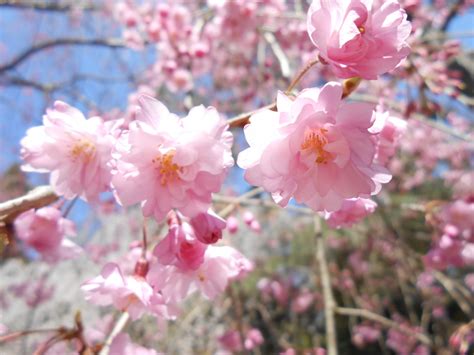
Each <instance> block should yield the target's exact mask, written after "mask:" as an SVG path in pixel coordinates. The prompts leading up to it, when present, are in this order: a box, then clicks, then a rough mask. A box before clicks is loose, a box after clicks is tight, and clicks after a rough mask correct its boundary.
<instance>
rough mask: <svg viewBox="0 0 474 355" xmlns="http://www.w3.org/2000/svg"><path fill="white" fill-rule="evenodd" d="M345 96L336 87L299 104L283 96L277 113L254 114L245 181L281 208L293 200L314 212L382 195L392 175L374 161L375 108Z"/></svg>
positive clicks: (242, 161)
mask: <svg viewBox="0 0 474 355" xmlns="http://www.w3.org/2000/svg"><path fill="white" fill-rule="evenodd" d="M341 96H342V87H341V85H340V84H338V83H334V82H330V83H328V84H326V85H325V86H324V87H323V88H322V89H316V88H313V89H306V90H304V91H303V92H302V93H301V94H300V95H298V96H297V97H296V98H295V100H294V101H292V100H291V99H290V98H289V97H288V96H286V95H285V94H283V93H281V92H280V93H279V94H278V97H277V109H278V112H274V111H270V110H262V111H260V112H258V113H256V114H254V115H253V116H252V117H251V118H250V124H249V125H247V126H246V127H245V128H244V133H245V137H246V139H247V142H248V143H249V145H250V148H248V149H246V150H244V151H243V152H241V153H240V154H239V157H238V164H239V166H240V167H242V168H244V169H246V172H245V179H246V180H247V181H248V182H249V183H251V184H253V185H256V186H262V187H263V188H264V189H265V190H266V191H268V192H270V193H271V194H272V197H273V199H274V200H275V202H277V203H278V204H279V205H281V206H286V205H287V204H288V201H289V200H290V198H292V197H294V198H295V199H296V201H297V202H299V203H304V204H306V205H308V206H309V207H311V208H312V209H313V210H314V211H328V212H332V211H336V210H338V209H340V208H341V206H342V204H343V202H344V200H346V199H350V198H358V197H363V198H367V197H369V196H370V195H374V194H377V193H378V192H379V191H380V189H381V184H382V183H386V182H388V181H390V178H391V176H390V174H389V173H388V172H387V170H385V169H384V168H383V167H381V166H380V165H378V164H376V163H375V162H374V156H375V143H374V142H373V141H372V140H371V137H372V136H373V135H374V134H376V133H375V132H369V129H370V128H371V126H372V125H373V123H374V112H373V107H372V106H371V105H369V104H365V103H343V102H341Z"/></svg>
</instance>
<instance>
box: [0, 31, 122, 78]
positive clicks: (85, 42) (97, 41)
mask: <svg viewBox="0 0 474 355" xmlns="http://www.w3.org/2000/svg"><path fill="white" fill-rule="evenodd" d="M70 45H74V46H96V47H107V48H125V44H124V42H123V41H122V39H117V38H93V39H90V38H56V39H51V40H47V41H44V42H40V43H38V44H35V45H33V46H31V47H30V48H28V49H26V50H25V51H24V52H22V53H20V54H19V55H18V56H16V57H15V58H13V59H12V60H11V61H9V62H8V63H6V64H3V65H0V73H3V72H5V71H7V70H11V69H13V68H15V67H16V66H17V65H19V64H20V63H22V62H23V61H25V60H26V59H28V58H29V57H30V56H32V55H33V54H35V53H38V52H41V51H42V50H45V49H48V48H52V47H58V46H70Z"/></svg>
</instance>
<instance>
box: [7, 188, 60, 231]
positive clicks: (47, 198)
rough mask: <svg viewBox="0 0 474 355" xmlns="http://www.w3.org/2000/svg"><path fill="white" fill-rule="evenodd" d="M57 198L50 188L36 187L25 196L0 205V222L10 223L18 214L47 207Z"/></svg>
mask: <svg viewBox="0 0 474 355" xmlns="http://www.w3.org/2000/svg"><path fill="white" fill-rule="evenodd" d="M58 198H59V197H58V196H57V195H56V194H55V193H54V191H53V189H52V188H51V186H38V187H36V188H35V189H33V190H31V191H30V192H28V193H27V194H26V195H23V196H21V197H17V198H15V199H13V200H9V201H6V202H2V203H0V221H1V222H11V221H13V220H14V219H15V217H16V216H18V215H19V214H20V213H22V212H25V211H28V210H29V209H31V208H40V207H43V206H47V205H49V204H51V203H53V202H54V201H56V200H57V199H58Z"/></svg>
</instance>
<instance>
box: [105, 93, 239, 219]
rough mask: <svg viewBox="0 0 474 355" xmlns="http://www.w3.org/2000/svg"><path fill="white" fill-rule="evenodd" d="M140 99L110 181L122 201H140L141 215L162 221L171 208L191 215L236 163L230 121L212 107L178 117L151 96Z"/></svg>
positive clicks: (201, 208) (202, 207)
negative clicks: (229, 126)
mask: <svg viewBox="0 0 474 355" xmlns="http://www.w3.org/2000/svg"><path fill="white" fill-rule="evenodd" d="M139 101H140V110H139V112H138V113H137V120H136V121H133V122H131V123H130V125H129V129H130V131H129V132H128V134H126V135H123V136H122V138H121V140H120V146H119V147H118V149H117V152H116V155H115V156H116V159H117V164H116V171H114V176H113V179H112V182H113V186H114V188H115V189H116V193H117V196H118V198H119V200H120V202H121V203H122V204H123V205H127V206H128V205H132V204H134V203H137V202H142V210H143V214H144V215H145V216H151V215H154V216H155V218H156V219H157V220H159V221H161V220H163V219H164V217H165V216H166V214H167V213H168V211H170V210H171V209H172V208H176V209H178V210H179V211H180V212H181V213H183V214H184V215H186V216H188V217H193V216H196V215H197V214H198V213H199V212H205V211H207V209H208V207H209V205H210V203H211V194H212V193H213V192H218V191H219V190H220V188H221V185H222V182H223V181H224V178H225V175H226V172H227V170H228V168H229V167H231V166H232V165H233V159H232V155H231V151H230V147H231V145H232V134H231V133H230V132H229V131H228V130H227V127H228V126H227V123H226V122H225V120H223V119H222V118H221V117H220V116H219V113H218V112H217V111H216V110H215V109H214V108H212V107H210V108H205V107H204V106H197V107H194V108H193V109H191V111H190V112H189V114H188V116H186V117H184V118H178V117H177V116H176V115H174V114H172V113H170V112H169V111H168V109H167V108H166V107H165V106H164V105H163V104H162V103H161V102H159V101H157V100H155V99H153V98H151V97H148V96H142V97H141V98H140V100H139Z"/></svg>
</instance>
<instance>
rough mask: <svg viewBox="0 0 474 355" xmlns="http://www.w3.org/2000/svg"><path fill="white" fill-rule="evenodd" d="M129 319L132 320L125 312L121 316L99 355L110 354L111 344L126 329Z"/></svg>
mask: <svg viewBox="0 0 474 355" xmlns="http://www.w3.org/2000/svg"><path fill="white" fill-rule="evenodd" d="M129 319H130V315H129V314H128V313H127V312H123V313H122V314H121V315H120V318H119V319H118V320H117V322H116V323H115V325H114V327H113V329H112V331H111V332H110V334H109V335H108V336H107V339H105V342H104V345H103V346H102V349H100V352H99V354H98V355H108V354H109V351H110V344H112V341H113V340H114V338H115V337H116V336H117V335H118V334H119V333H120V332H121V331H122V330H123V328H125V326H126V325H127V323H128V320H129Z"/></svg>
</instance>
